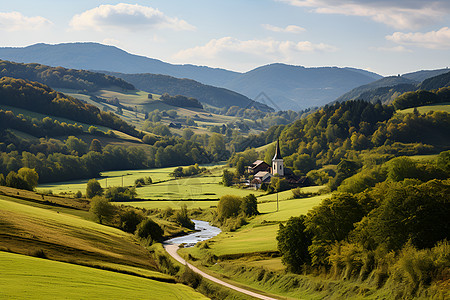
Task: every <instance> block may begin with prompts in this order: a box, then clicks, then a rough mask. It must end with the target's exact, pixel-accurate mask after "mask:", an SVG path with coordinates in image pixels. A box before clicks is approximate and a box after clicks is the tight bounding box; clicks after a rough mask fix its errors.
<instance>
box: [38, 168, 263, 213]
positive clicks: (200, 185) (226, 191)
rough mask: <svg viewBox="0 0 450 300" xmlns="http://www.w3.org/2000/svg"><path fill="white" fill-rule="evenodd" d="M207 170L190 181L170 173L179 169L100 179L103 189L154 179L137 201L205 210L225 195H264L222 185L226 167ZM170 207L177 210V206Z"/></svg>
mask: <svg viewBox="0 0 450 300" xmlns="http://www.w3.org/2000/svg"><path fill="white" fill-rule="evenodd" d="M205 167H206V168H207V169H208V172H207V173H204V174H201V175H199V176H193V177H189V178H179V179H174V178H172V177H171V176H170V175H169V174H170V173H171V172H173V170H174V169H175V168H174V167H169V168H157V169H148V170H125V171H110V172H102V173H101V176H102V177H100V178H97V180H98V181H99V182H100V185H101V186H102V187H103V188H106V187H111V186H133V185H134V182H135V180H136V179H138V178H143V177H147V176H150V177H151V178H152V180H153V184H150V185H146V186H143V187H138V188H136V192H137V198H139V199H148V200H159V201H161V204H163V201H164V202H167V203H174V202H175V203H178V202H180V201H186V202H185V204H187V205H189V202H197V203H199V205H200V207H202V208H205V207H210V206H211V205H215V204H216V202H214V203H213V202H211V201H217V200H218V199H219V198H220V197H222V196H223V195H230V194H231V195H237V196H241V197H244V196H247V195H248V194H251V193H253V194H255V195H256V196H262V195H264V192H262V191H255V190H247V189H239V188H234V187H226V186H223V185H221V184H219V183H220V182H221V180H222V176H221V174H222V170H223V168H225V166H224V165H223V164H217V165H206V166H205ZM87 182H88V180H87V179H84V180H74V181H67V182H59V183H50V184H41V185H39V186H38V188H37V191H38V192H39V191H40V192H43V191H49V190H50V191H52V192H53V193H54V194H59V193H67V194H74V193H76V192H77V191H80V192H82V193H85V192H86V184H87ZM199 200H202V201H199ZM204 200H209V201H208V202H209V203H208V204H207V205H205V203H203V202H204ZM159 201H158V202H159ZM154 202H156V201H151V202H150V203H149V202H145V201H144V202H143V201H134V202H119V203H117V204H130V205H133V206H137V207H145V208H155V203H154ZM179 205H180V204H177V205H176V206H175V207H179ZM156 206H158V205H156ZM170 206H171V207H174V206H173V205H170ZM165 207H167V205H166V203H164V204H163V208H165ZM196 207H197V206H196Z"/></svg>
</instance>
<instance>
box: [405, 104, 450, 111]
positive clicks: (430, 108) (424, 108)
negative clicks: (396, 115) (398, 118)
mask: <svg viewBox="0 0 450 300" xmlns="http://www.w3.org/2000/svg"><path fill="white" fill-rule="evenodd" d="M416 108H417V110H418V111H419V113H421V114H426V113H428V112H430V111H445V112H448V113H450V102H447V103H437V104H433V105H425V106H418V107H416ZM398 112H400V113H403V114H407V113H412V112H414V108H406V109H402V110H399V111H398Z"/></svg>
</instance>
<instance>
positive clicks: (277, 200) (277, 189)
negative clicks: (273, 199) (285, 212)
mask: <svg viewBox="0 0 450 300" xmlns="http://www.w3.org/2000/svg"><path fill="white" fill-rule="evenodd" d="M278 207H279V205H278V189H277V211H278Z"/></svg>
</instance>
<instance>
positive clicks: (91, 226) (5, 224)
mask: <svg viewBox="0 0 450 300" xmlns="http://www.w3.org/2000/svg"><path fill="white" fill-rule="evenodd" d="M0 220H1V226H2V234H1V235H0V245H1V248H2V249H4V250H5V249H9V250H10V251H12V252H15V253H21V254H32V253H33V252H36V251H43V252H44V253H45V255H46V256H47V257H48V258H49V259H52V260H59V261H69V262H72V263H79V264H83V265H95V266H107V267H109V268H114V269H118V270H120V269H122V266H128V267H136V268H140V269H145V270H148V271H156V270H157V266H156V263H155V262H154V261H153V259H152V258H151V256H150V254H149V253H148V251H147V250H146V249H145V248H144V247H142V246H140V245H139V244H138V243H137V241H136V240H135V238H134V236H133V235H131V234H127V233H125V232H123V231H121V230H119V229H116V228H112V227H108V226H103V225H100V224H97V223H94V222H92V221H88V220H86V219H83V218H81V217H77V216H75V215H71V214H66V213H63V212H62V210H61V211H60V210H48V209H44V208H41V207H34V206H30V205H25V204H22V203H18V202H15V201H9V200H8V198H7V197H5V196H0ZM154 276H155V278H160V277H161V276H165V277H167V276H166V275H163V274H161V273H157V272H154Z"/></svg>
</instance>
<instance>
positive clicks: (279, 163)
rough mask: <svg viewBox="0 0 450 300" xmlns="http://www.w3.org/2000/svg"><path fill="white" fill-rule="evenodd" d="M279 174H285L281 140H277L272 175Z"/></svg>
mask: <svg viewBox="0 0 450 300" xmlns="http://www.w3.org/2000/svg"><path fill="white" fill-rule="evenodd" d="M275 174H278V175H280V176H284V163H283V158H282V157H281V151H280V141H279V140H277V147H276V149H275V155H274V156H273V158H272V175H275Z"/></svg>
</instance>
